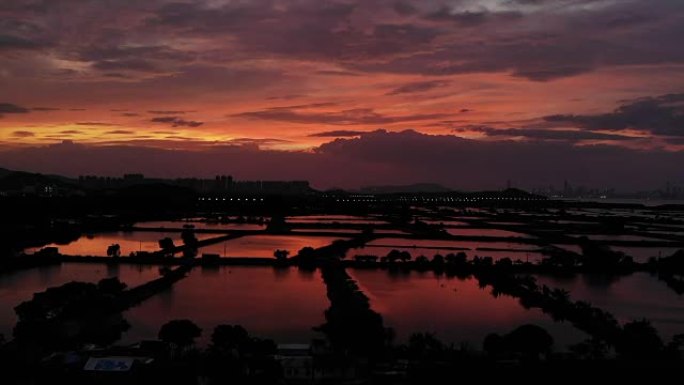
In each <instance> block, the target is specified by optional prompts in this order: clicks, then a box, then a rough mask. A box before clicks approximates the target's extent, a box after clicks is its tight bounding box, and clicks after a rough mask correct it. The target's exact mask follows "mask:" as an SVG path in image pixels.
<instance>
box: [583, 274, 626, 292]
mask: <svg viewBox="0 0 684 385" xmlns="http://www.w3.org/2000/svg"><path fill="white" fill-rule="evenodd" d="M622 277H623V276H621V275H617V274H601V273H587V274H582V282H584V283H585V284H586V285H587V286H588V287H591V288H593V289H602V290H607V289H609V288H610V287H611V286H612V285H613V284H615V283H617V282H618V281H620V279H622Z"/></svg>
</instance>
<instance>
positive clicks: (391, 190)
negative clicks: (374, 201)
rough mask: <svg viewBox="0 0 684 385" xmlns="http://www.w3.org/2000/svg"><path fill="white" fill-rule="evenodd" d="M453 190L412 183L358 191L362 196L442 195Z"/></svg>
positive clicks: (435, 185)
mask: <svg viewBox="0 0 684 385" xmlns="http://www.w3.org/2000/svg"><path fill="white" fill-rule="evenodd" d="M453 191H454V190H452V189H450V188H447V187H444V186H442V185H440V184H437V183H414V184H409V185H394V186H393V185H387V186H367V187H362V188H360V189H359V190H358V192H360V193H364V194H396V193H444V192H453Z"/></svg>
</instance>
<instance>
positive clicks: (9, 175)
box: [0, 169, 77, 191]
mask: <svg viewBox="0 0 684 385" xmlns="http://www.w3.org/2000/svg"><path fill="white" fill-rule="evenodd" d="M37 185H52V186H56V187H67V188H75V187H77V186H76V181H74V180H73V179H69V178H66V177H62V176H57V175H43V174H36V173H30V172H24V171H11V170H7V169H0V190H2V191H8V190H20V189H22V188H24V187H26V186H37Z"/></svg>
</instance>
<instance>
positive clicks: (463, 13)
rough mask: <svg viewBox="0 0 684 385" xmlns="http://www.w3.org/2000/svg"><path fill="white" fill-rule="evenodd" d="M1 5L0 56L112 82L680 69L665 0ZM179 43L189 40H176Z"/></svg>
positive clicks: (678, 10) (670, 5) (672, 7)
mask: <svg viewBox="0 0 684 385" xmlns="http://www.w3.org/2000/svg"><path fill="white" fill-rule="evenodd" d="M593 3H595V4H596V6H592V5H593ZM500 5H504V6H505V7H501V6H500ZM2 6H3V8H2V10H4V11H5V14H3V18H4V21H3V22H0V48H1V47H4V48H5V49H6V50H13V49H16V50H20V49H26V48H36V49H37V50H40V49H41V47H47V46H48V44H49V45H50V46H49V50H47V49H45V55H46V56H50V57H55V58H60V59H68V60H76V61H81V62H84V63H89V64H90V65H91V66H92V68H94V69H96V70H99V71H103V72H104V73H103V74H102V75H109V76H117V77H119V78H120V79H122V80H129V79H131V78H133V79H134V78H136V77H138V76H142V75H147V76H149V75H150V74H155V75H162V74H165V73H168V72H176V71H180V72H183V71H187V70H189V68H191V67H192V66H194V65H201V64H205V65H206V64H207V63H215V64H218V63H226V64H230V63H231V62H234V61H237V62H240V61H242V60H249V59H255V58H256V59H258V58H269V59H270V58H273V57H274V56H276V57H283V58H290V59H306V60H316V61H321V62H326V63H328V64H331V65H334V66H335V67H337V68H340V70H339V71H319V73H321V74H323V73H325V72H327V73H329V74H331V75H333V74H338V75H343V74H345V75H350V74H356V73H359V72H364V71H365V72H388V73H408V74H422V75H449V74H465V73H477V72H507V73H510V74H512V75H514V76H516V77H521V78H525V79H529V80H534V81H551V80H555V79H559V78H565V77H570V76H575V75H578V74H582V73H586V72H590V71H594V70H596V69H600V68H604V67H611V66H622V65H640V64H672V63H680V64H681V63H684V50H681V49H679V45H680V37H681V36H682V35H684V23H682V20H681V16H682V7H681V2H678V1H672V0H654V1H649V2H645V1H622V2H619V1H599V0H596V1H592V0H574V1H564V0H549V1H536V0H506V1H501V2H499V4H497V6H493V5H492V3H491V2H482V3H478V2H476V1H468V2H464V1H456V2H450V3H448V5H445V3H444V2H408V1H404V0H399V1H394V0H380V1H373V2H367V1H360V0H348V1H337V2H327V1H325V2H323V1H314V0H303V1H298V2H285V3H281V2H275V1H271V0H254V1H249V2H210V1H199V0H198V1H193V2H177V1H166V0H150V1H145V2H140V1H117V2H110V1H106V2H97V1H90V0H82V1H29V0H26V1H18V0H13V1H10V0H6V1H3V5H2ZM25 20H34V21H32V22H31V23H28V22H26V21H25ZM55 20H60V23H57V22H56V21H55ZM63 25H69V26H70V28H63ZM5 31H7V32H5ZM12 31H21V34H20V33H19V32H12ZM74 31H78V32H77V33H76V32H74ZM273 31H277V33H274V32H273ZM10 32H12V33H10ZM179 38H182V39H188V38H191V39H196V40H197V41H199V42H200V44H199V45H194V44H192V45H188V44H176V40H177V39H179ZM46 42H47V43H46ZM50 42H52V43H50ZM37 62H38V63H39V62H40V61H37ZM346 71H353V72H346ZM113 79H114V78H113ZM169 81H170V80H169Z"/></svg>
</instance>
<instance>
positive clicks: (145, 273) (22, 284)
mask: <svg viewBox="0 0 684 385" xmlns="http://www.w3.org/2000/svg"><path fill="white" fill-rule="evenodd" d="M108 277H119V279H120V280H121V281H123V282H124V283H126V284H127V285H128V286H129V287H133V286H137V285H140V284H142V283H145V282H147V281H151V280H153V279H156V278H159V268H158V267H157V266H149V265H128V264H117V265H107V264H104V263H102V264H100V263H97V264H95V263H62V264H61V265H53V266H42V267H36V268H33V269H27V270H20V271H16V272H12V273H7V274H0V334H4V336H5V338H6V339H9V338H10V337H11V336H12V329H13V328H14V325H15V324H16V322H17V319H16V315H15V313H14V307H15V306H17V305H19V304H20V303H22V302H24V301H28V300H30V299H31V298H33V294H34V293H36V292H40V291H45V290H46V289H48V288H50V287H54V286H60V285H63V284H65V283H67V282H71V281H82V282H93V283H96V282H98V281H99V280H101V279H103V278H108Z"/></svg>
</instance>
